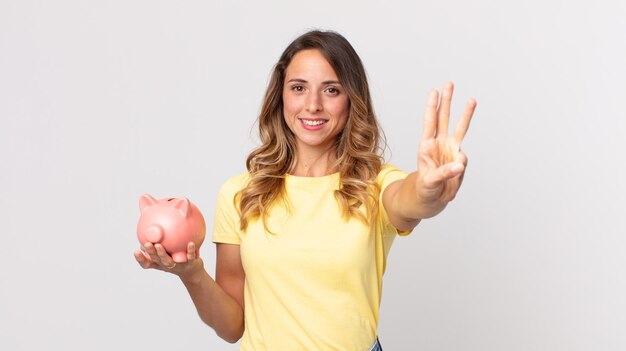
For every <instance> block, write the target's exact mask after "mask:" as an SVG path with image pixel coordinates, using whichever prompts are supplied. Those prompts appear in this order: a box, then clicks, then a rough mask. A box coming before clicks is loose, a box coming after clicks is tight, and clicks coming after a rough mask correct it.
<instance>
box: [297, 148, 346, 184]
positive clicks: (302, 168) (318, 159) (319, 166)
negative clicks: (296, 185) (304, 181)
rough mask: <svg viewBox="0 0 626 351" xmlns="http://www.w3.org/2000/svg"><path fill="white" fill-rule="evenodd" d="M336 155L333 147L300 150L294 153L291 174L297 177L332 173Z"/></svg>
mask: <svg viewBox="0 0 626 351" xmlns="http://www.w3.org/2000/svg"><path fill="white" fill-rule="evenodd" d="M336 159H337V157H336V155H335V149H334V148H331V149H326V150H314V149H313V150H311V149H309V150H302V149H299V150H298V151H297V155H296V165H295V167H294V169H293V171H292V172H291V175H294V176H298V177H323V176H327V175H329V174H332V173H334V172H335V171H336V170H335V169H334V167H333V166H334V162H335V161H336Z"/></svg>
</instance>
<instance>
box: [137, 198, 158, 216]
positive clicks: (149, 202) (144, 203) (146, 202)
mask: <svg viewBox="0 0 626 351" xmlns="http://www.w3.org/2000/svg"><path fill="white" fill-rule="evenodd" d="M156 203H157V200H156V199H155V198H153V197H152V196H150V195H148V194H145V195H141V196H140V197H139V209H140V210H141V212H142V213H143V211H144V210H145V209H146V208H148V207H150V206H154V205H156Z"/></svg>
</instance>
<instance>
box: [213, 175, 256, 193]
mask: <svg viewBox="0 0 626 351" xmlns="http://www.w3.org/2000/svg"><path fill="white" fill-rule="evenodd" d="M249 181H250V173H248V172H247V171H246V172H242V173H239V174H237V175H235V176H232V177H230V178H228V179H227V180H226V181H225V182H224V183H223V184H222V187H221V188H220V192H226V193H236V192H238V191H239V190H241V189H243V188H244V187H245V186H246V185H247V184H248V182H249Z"/></svg>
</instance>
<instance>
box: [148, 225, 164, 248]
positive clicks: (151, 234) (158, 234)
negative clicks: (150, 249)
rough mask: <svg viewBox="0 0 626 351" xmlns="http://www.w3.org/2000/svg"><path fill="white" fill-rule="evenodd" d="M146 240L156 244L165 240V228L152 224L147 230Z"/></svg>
mask: <svg viewBox="0 0 626 351" xmlns="http://www.w3.org/2000/svg"><path fill="white" fill-rule="evenodd" d="M146 240H148V241H149V242H151V243H153V244H156V243H160V242H161V241H162V240H163V228H162V227H161V226H160V225H158V224H152V225H150V226H148V228H146Z"/></svg>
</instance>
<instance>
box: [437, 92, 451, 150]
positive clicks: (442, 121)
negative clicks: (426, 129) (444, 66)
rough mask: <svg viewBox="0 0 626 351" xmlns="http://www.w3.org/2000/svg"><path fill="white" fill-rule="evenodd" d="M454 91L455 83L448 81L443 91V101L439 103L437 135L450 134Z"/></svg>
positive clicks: (445, 135)
mask: <svg viewBox="0 0 626 351" xmlns="http://www.w3.org/2000/svg"><path fill="white" fill-rule="evenodd" d="M453 91H454V84H453V83H452V82H448V83H446V84H445V85H444V86H443V90H442V91H441V102H440V103H439V110H438V111H437V121H438V125H437V136H438V137H439V136H441V137H444V138H445V137H447V136H448V123H449V121H450V104H451V103H452V92H453Z"/></svg>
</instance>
